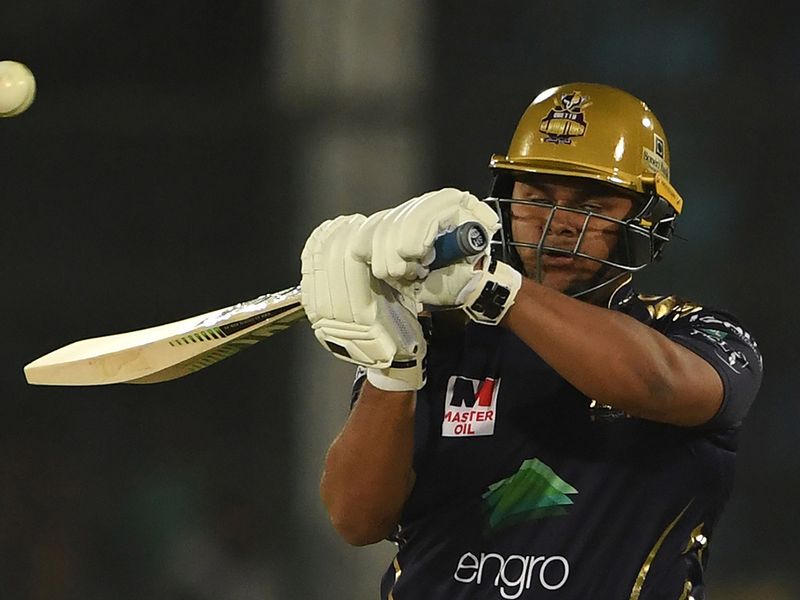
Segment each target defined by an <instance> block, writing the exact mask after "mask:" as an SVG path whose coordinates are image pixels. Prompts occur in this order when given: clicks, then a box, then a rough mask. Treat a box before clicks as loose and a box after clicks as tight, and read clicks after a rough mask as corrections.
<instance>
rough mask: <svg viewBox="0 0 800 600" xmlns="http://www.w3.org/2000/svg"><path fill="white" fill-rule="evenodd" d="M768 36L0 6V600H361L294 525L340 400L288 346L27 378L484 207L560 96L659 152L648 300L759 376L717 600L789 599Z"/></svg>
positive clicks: (794, 87)
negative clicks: (661, 243) (1, 92)
mask: <svg viewBox="0 0 800 600" xmlns="http://www.w3.org/2000/svg"><path fill="white" fill-rule="evenodd" d="M737 6H739V7H738V8H737ZM788 9H789V4H788V3H782V2H778V3H773V4H771V5H770V6H769V9H768V10H764V11H762V12H760V13H759V14H758V15H757V16H756V15H754V13H753V8H752V7H751V6H749V5H744V4H739V5H737V4H736V3H733V4H732V3H730V2H723V1H722V0H713V1H708V2H703V3H694V2H669V3H667V2H656V3H641V2H636V1H634V0H627V1H621V2H615V3H607V4H605V5H603V4H602V3H594V2H588V1H585V0H580V1H578V2H571V3H568V4H563V3H559V4H556V3H549V2H531V1H527V2H522V1H518V2H492V3H488V2H474V1H468V2H467V1H461V2H455V1H444V0H440V1H437V2H423V1H421V0H405V1H403V2H394V1H392V0H372V1H369V2H368V1H366V0H272V1H270V0H264V1H262V2H258V1H257V0H229V1H228V2H225V3H221V2H210V1H208V0H194V1H192V2H188V1H186V0H179V1H169V0H167V1H166V2H149V1H141V0H140V1H138V2H132V1H130V0H117V1H111V0H84V1H83V2H71V3H61V2H45V1H44V0H29V1H28V2H25V3H12V2H4V3H2V5H0V23H2V25H3V35H2V37H0V60H3V59H14V60H18V61H21V62H24V63H26V64H27V65H28V66H29V67H30V68H31V69H32V70H33V71H34V73H35V74H36V76H37V83H38V96H37V100H36V102H35V103H34V105H33V106H32V107H31V108H30V109H29V110H28V112H27V113H25V114H23V115H22V116H20V117H18V118H15V119H4V120H2V121H0V159H2V163H1V166H0V174H1V175H2V182H3V185H2V196H0V201H1V202H2V208H3V213H2V214H3V224H4V227H3V232H2V235H1V236H0V244H2V256H3V261H2V282H3V294H2V300H1V302H2V309H3V314H5V315H6V317H5V323H4V324H3V329H4V331H5V332H6V335H5V336H4V341H3V344H2V361H1V362H0V364H2V369H1V370H0V383H1V384H2V388H1V389H2V400H1V401H0V407H1V408H0V411H1V412H0V599H2V600H14V599H23V598H24V599H32V600H39V599H47V600H61V599H72V598H75V599H77V598H80V599H82V600H94V599H108V598H115V599H120V600H127V599H134V598H136V599H140V598H154V599H169V600H173V599H174V600H211V599H215V600H219V599H226V600H227V599H233V600H249V599H251V598H252V599H255V598H260V599H265V598H270V599H271V598H292V599H294V598H298V599H299V598H303V599H305V598H326V599H342V600H344V599H348V600H350V599H355V598H375V597H377V589H378V581H379V577H380V575H381V573H382V570H383V569H384V567H385V566H386V565H387V564H388V561H389V560H390V559H391V556H392V546H391V545H390V544H388V543H382V544H379V545H377V546H375V547H370V548H365V549H353V548H349V547H347V546H346V545H345V544H344V542H341V541H339V540H338V539H337V538H336V537H335V535H334V534H333V532H332V529H331V528H330V526H329V525H328V524H327V522H326V518H325V515H324V513H323V511H322V507H321V503H320V501H319V500H318V495H317V480H318V476H319V472H320V468H321V464H322V460H323V457H324V452H325V449H326V447H327V445H328V443H329V442H330V441H331V440H332V438H333V436H334V435H335V433H336V431H337V430H338V428H339V427H340V425H341V424H342V422H343V421H344V419H345V416H346V414H347V404H348V392H349V380H350V378H351V370H350V369H349V368H348V367H347V366H346V365H344V364H340V363H338V361H335V360H333V359H331V358H329V357H328V356H326V355H325V353H324V352H323V351H322V350H321V349H320V348H319V347H318V346H317V345H316V342H315V341H314V340H313V336H312V335H311V334H310V333H309V330H308V328H307V327H297V328H295V329H293V330H290V331H287V332H285V333H283V334H281V335H280V336H279V337H275V338H271V339H270V340H269V341H267V342H265V343H262V344H260V345H258V346H257V347H256V348H254V349H252V350H249V351H248V352H246V353H244V354H241V355H238V356H236V357H234V358H232V359H230V360H228V361H225V362H223V363H220V364H218V365H215V366H213V367H211V368H209V369H206V370H204V371H201V372H200V373H197V374H195V375H193V376H191V377H187V378H183V379H180V380H176V381H173V382H169V383H162V384H158V385H152V386H112V387H98V388H46V387H32V386H28V385H26V383H25V380H24V377H23V374H22V367H23V365H24V364H26V363H27V362H29V361H31V360H33V359H34V358H36V357H37V356H39V355H41V354H44V353H46V352H49V351H50V350H52V349H54V348H56V347H58V346H61V345H63V344H65V343H67V342H70V341H74V340H76V339H80V338H87V337H92V336H96V335H104V334H109V333H116V332H120V331H125V330H130V329H138V328H142V327H146V326H151V325H156V324H160V323H164V322H169V321H174V320H177V319H180V318H184V317H187V316H190V315H194V314H198V313H202V312H205V311H208V310H212V309H215V308H219V307H223V306H227V305H230V304H234V303H236V302H238V301H241V300H245V299H249V298H252V297H255V296H257V295H259V294H261V293H264V292H266V291H275V290H278V289H281V288H284V287H288V286H291V285H294V284H295V283H296V282H297V281H298V280H299V274H298V272H299V258H298V257H299V252H300V249H301V248H302V244H303V241H304V239H305V237H306V235H307V234H308V233H309V232H310V230H311V229H312V228H313V227H314V226H315V225H316V224H317V223H319V222H320V221H322V220H323V219H325V218H329V217H332V216H335V215H338V214H342V213H348V212H356V211H358V212H371V211H373V210H376V209H379V208H384V207H387V206H390V205H393V204H397V203H399V202H401V201H403V200H406V199H408V198H410V197H412V196H415V195H419V194H420V193H422V192H425V191H428V190H430V189H436V188H439V187H444V186H456V187H461V188H464V189H469V190H471V191H473V192H475V193H476V194H478V195H481V194H483V193H485V191H486V189H487V185H488V181H489V177H488V172H487V170H486V165H487V161H488V158H489V155H490V154H491V153H492V152H502V151H504V150H505V149H506V147H507V144H508V142H509V140H510V137H511V133H512V132H513V129H514V126H515V124H516V122H517V119H518V118H519V116H520V115H521V113H522V111H523V110H524V109H525V107H526V106H527V104H528V103H529V102H530V101H531V100H532V98H533V97H534V96H535V95H536V94H537V93H538V92H539V91H540V90H542V89H544V88H546V87H549V86H551V85H555V84H558V83H565V82H568V81H575V80H578V81H599V82H605V83H610V84H612V85H616V86H619V87H622V88H625V89H627V90H628V91H630V92H632V93H633V94H635V95H637V96H639V97H642V98H643V99H645V100H646V101H647V102H648V104H649V105H650V107H651V108H652V109H653V110H654V112H655V113H656V114H657V115H658V116H659V117H660V119H661V121H662V123H663V125H664V127H665V128H666V130H667V133H668V134H669V141H670V145H671V148H672V153H673V164H672V173H673V182H674V183H675V185H676V187H677V188H678V190H679V191H680V192H681V193H682V194H683V196H684V198H685V199H686V210H685V212H684V215H683V216H682V217H681V220H680V222H679V233H680V235H681V236H682V237H683V238H685V240H676V241H674V242H673V243H672V244H671V246H670V247H669V248H668V249H667V253H666V258H665V260H664V261H663V262H662V263H661V264H660V265H659V266H658V267H657V268H654V269H652V270H651V272H648V273H645V274H643V275H642V276H641V277H640V281H641V283H640V288H641V289H643V291H649V292H653V293H659V292H674V293H680V294H681V295H684V296H686V297H690V298H692V299H695V300H698V301H700V302H703V303H706V304H712V305H717V306H721V307H725V308H728V309H729V310H731V311H732V312H734V313H735V314H737V315H738V316H740V317H741V319H742V320H743V322H744V323H745V324H746V325H747V326H748V327H749V328H750V330H751V331H752V332H753V333H754V335H755V336H756V339H757V340H758V341H759V344H760V346H761V348H762V351H763V353H764V355H765V368H766V375H765V379H764V384H763V387H762V390H761V394H760V396H759V398H758V400H757V402H756V404H755V405H754V407H753V410H752V412H751V414H750V416H749V418H748V420H747V422H746V427H745V429H744V431H743V435H742V440H741V448H740V453H739V470H738V479H737V485H736V490H735V494H734V497H733V499H732V501H731V502H730V504H729V507H728V509H727V512H726V513H725V515H724V516H723V519H722V522H721V524H720V526H719V528H718V530H717V534H716V536H715V539H714V540H713V544H712V555H711V561H710V571H709V576H710V579H711V592H712V598H715V599H718V600H725V599H727V600H739V599H741V600H744V599H745V598H746V599H748V600H751V599H753V598H758V599H767V600H789V599H791V600H794V599H796V598H798V597H800V576H798V575H797V567H798V566H800V550H799V549H798V546H799V544H800V542H798V538H799V537H800V517H798V508H797V507H798V505H800V455H798V452H797V450H796V447H797V445H796V439H797V433H796V430H797V428H798V426H800V403H798V402H797V401H796V399H795V396H796V392H795V389H796V384H795V382H794V373H795V372H796V364H797V363H798V360H799V359H800V357H799V356H798V351H797V346H796V343H793V342H792V336H793V335H797V334H798V322H797V318H796V316H795V313H794V310H795V306H794V304H795V298H794V296H795V295H796V294H797V293H798V290H799V289H800V283H799V282H798V279H797V274H796V273H797V269H796V261H797V258H798V255H799V254H800V243H798V238H797V237H796V236H795V235H793V234H792V231H793V230H794V229H796V225H795V223H794V221H793V214H794V213H795V212H796V211H795V206H794V197H795V195H796V192H795V190H796V188H797V187H798V179H800V174H799V173H798V169H797V167H796V164H795V163H796V151H795V148H794V143H795V142H796V141H797V139H798V133H800V132H799V131H798V129H800V127H798V118H797V116H796V113H795V111H796V109H797V106H798V100H799V99H800V98H798V91H799V86H798V79H797V76H796V70H797V64H798V59H800V50H798V49H799V48H800V45H798V44H797V40H796V31H797V25H798V22H797V21H796V20H793V19H792V18H791V17H789V16H788V15H789V14H790V12H789V10H788Z"/></svg>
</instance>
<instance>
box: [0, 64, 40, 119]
mask: <svg viewBox="0 0 800 600" xmlns="http://www.w3.org/2000/svg"><path fill="white" fill-rule="evenodd" d="M35 95H36V79H35V78H34V77H33V73H31V71H30V69H29V68H28V67H26V66H25V65H23V64H22V63H18V62H16V61H13V60H3V61H0V117H16V116H17V115H18V114H20V113H22V112H24V111H25V110H26V109H27V108H28V107H29V106H30V105H31V104H32V103H33V98H34V96H35Z"/></svg>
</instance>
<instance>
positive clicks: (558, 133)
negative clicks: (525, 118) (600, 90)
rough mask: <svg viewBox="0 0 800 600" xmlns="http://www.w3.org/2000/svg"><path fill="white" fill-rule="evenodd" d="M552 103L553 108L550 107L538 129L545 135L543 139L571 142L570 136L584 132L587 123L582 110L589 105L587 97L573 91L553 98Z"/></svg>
mask: <svg viewBox="0 0 800 600" xmlns="http://www.w3.org/2000/svg"><path fill="white" fill-rule="evenodd" d="M553 103H554V104H555V108H551V109H550V112H548V113H547V116H546V117H545V118H544V119H542V122H541V123H540V124H539V131H541V132H542V133H544V134H545V135H546V137H545V138H544V139H543V141H545V142H550V143H552V144H571V143H572V138H574V137H580V136H582V135H583V134H584V133H586V126H587V123H586V117H585V115H584V114H583V110H584V109H585V108H586V107H587V106H590V105H591V102H589V97H588V96H584V95H583V94H581V93H580V92H578V91H573V92H570V93H569V94H561V96H559V97H558V98H554V99H553Z"/></svg>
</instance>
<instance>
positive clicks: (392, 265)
mask: <svg viewBox="0 0 800 600" xmlns="http://www.w3.org/2000/svg"><path fill="white" fill-rule="evenodd" d="M379 215H380V216H376V217H375V222H371V223H369V224H368V226H366V227H364V228H362V234H361V235H360V237H361V236H363V238H362V239H360V240H359V242H358V243H357V248H358V254H359V255H360V256H361V257H363V258H366V257H365V254H366V251H365V247H369V246H371V253H370V256H369V258H368V259H367V260H369V262H371V265H372V274H373V275H374V276H375V277H377V278H379V279H389V278H392V279H415V278H418V277H424V276H425V275H427V273H428V269H427V268H425V266H426V265H427V264H430V262H431V261H432V260H433V254H432V248H433V243H434V241H435V240H436V238H437V236H439V235H441V234H443V233H445V232H447V231H452V230H453V229H455V228H456V227H457V226H458V225H460V224H462V223H465V222H467V221H478V222H479V223H481V224H482V225H483V226H484V227H485V228H486V229H487V231H488V232H489V235H490V236H492V235H493V234H494V233H495V232H496V231H497V229H498V228H499V220H498V217H497V214H496V213H495V212H494V211H493V210H492V208H491V207H490V206H489V205H488V204H486V203H485V202H481V201H480V200H478V198H476V197H475V196H473V195H472V194H470V193H469V192H464V191H461V190H457V189H454V188H445V189H442V190H438V191H435V192H429V193H427V194H424V195H422V196H420V197H418V198H412V199H411V200H409V201H408V202H405V203H403V204H401V205H400V206H397V207H396V208H393V209H390V210H388V211H383V212H382V213H379ZM371 218H372V217H371ZM364 238H367V239H364Z"/></svg>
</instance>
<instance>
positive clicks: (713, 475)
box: [354, 285, 761, 600]
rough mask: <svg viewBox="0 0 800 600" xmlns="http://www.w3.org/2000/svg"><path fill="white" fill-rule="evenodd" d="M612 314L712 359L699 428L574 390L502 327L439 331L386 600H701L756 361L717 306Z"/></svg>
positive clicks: (634, 308) (646, 301) (662, 306)
mask: <svg viewBox="0 0 800 600" xmlns="http://www.w3.org/2000/svg"><path fill="white" fill-rule="evenodd" d="M610 306H611V308H612V309H613V310H619V311H622V312H625V313H627V314H628V315H630V316H632V317H633V318H635V319H637V320H639V321H640V322H642V323H645V324H647V325H649V326H650V327H653V328H654V329H656V330H658V331H660V332H661V333H663V334H664V335H666V336H667V337H668V338H670V339H672V340H674V341H675V342H677V343H679V344H682V345H684V346H686V347H687V348H689V349H691V350H692V351H694V352H696V353H697V354H698V355H700V356H701V357H703V358H704V359H705V360H707V361H708V362H709V363H710V364H711V365H713V366H714V368H715V369H716V370H717V371H718V372H719V374H720V376H721V378H722V381H723V384H724V390H725V396H724V402H723V404H722V407H721V408H720V411H719V413H718V414H717V415H716V416H715V417H714V418H713V419H712V420H711V421H710V422H708V423H706V424H705V425H703V426H701V427H677V426H673V425H667V424H663V423H656V422H653V421H648V420H644V419H640V418H635V417H632V416H630V415H627V414H625V413H624V412H622V411H619V410H616V409H614V408H613V407H610V406H602V405H598V403H596V402H594V401H593V400H592V399H591V398H587V397H586V396H584V395H583V394H581V393H580V392H579V391H577V390H576V389H575V388H574V387H572V386H571V385H570V384H569V383H567V382H566V381H565V380H564V379H563V378H561V377H560V376H559V375H558V374H557V373H556V372H555V371H554V370H553V369H551V368H550V366H549V365H547V364H546V363H545V362H544V361H543V360H542V359H541V358H539V356H538V355H537V354H536V353H534V352H533V351H532V350H531V349H530V348H529V347H528V346H527V345H525V344H524V343H523V342H522V341H520V340H519V339H518V338H517V337H516V336H515V335H514V334H512V333H511V332H510V331H508V330H506V329H505V328H502V327H487V326H481V325H477V324H472V323H470V324H469V325H467V326H466V327H465V328H460V329H458V330H451V331H440V330H438V329H437V327H436V323H435V321H434V324H433V327H432V330H431V336H430V340H429V342H430V344H429V350H428V379H427V384H426V386H425V387H424V388H423V389H422V390H420V392H419V393H418V396H417V406H416V423H415V453H414V469H415V471H416V475H417V478H416V484H415V486H414V489H413V491H412V492H411V495H410V497H409V499H408V501H407V503H406V505H405V508H404V511H403V515H402V518H401V523H400V525H399V526H398V530H397V534H396V536H395V538H394V541H396V542H397V544H398V553H397V557H396V559H395V560H394V561H393V564H392V565H391V566H390V568H389V569H388V571H387V573H386V575H385V576H384V578H383V581H382V585H381V597H382V598H384V599H392V600H412V599H413V600H417V599H422V598H424V599H426V600H438V599H441V600H459V599H463V600H467V599H469V600H480V599H487V600H488V599H492V600H494V599H497V598H512V599H513V598H522V599H526V600H527V599H547V598H550V599H558V600H586V599H587V598H592V599H598V600H600V599H602V600H623V599H631V600H637V599H638V600H657V599H662V598H663V599H665V600H666V599H669V600H678V599H680V598H684V599H685V598H688V597H689V595H690V594H691V595H692V596H693V597H694V598H695V599H696V600H700V599H701V598H704V591H703V590H704V584H703V568H704V566H705V563H706V561H707V558H708V551H707V543H708V540H709V538H710V537H711V534H712V532H713V529H714V525H715V524H716V522H717V520H718V518H719V515H720V512H721V510H722V508H723V505H724V504H725V502H726V500H727V499H728V497H729V495H730V492H731V488H732V484H733V474H734V459H735V456H736V446H737V431H738V429H739V426H740V424H741V420H742V418H743V417H744V416H745V414H746V412H747V410H748V408H749V406H750V404H751V402H752V400H753V398H754V396H755V394H756V392H757V390H758V387H759V384H760V380H761V357H760V354H759V352H758V349H757V347H756V344H755V342H754V341H753V339H752V338H751V336H750V335H749V334H748V333H747V332H746V331H745V330H744V329H743V328H742V327H741V326H740V325H739V324H738V323H737V321H736V320H735V319H734V318H733V317H732V316H731V315H728V314H726V313H724V312H721V311H717V310H711V309H707V308H702V307H700V306H697V305H694V304H692V303H690V302H686V301H683V300H680V299H678V298H675V297H645V296H641V295H636V294H635V293H634V292H633V290H632V288H631V287H630V285H628V286H626V287H624V288H622V289H621V290H619V291H618V292H617V294H615V298H614V301H613V302H612V303H611V304H610ZM362 382H363V379H362V378H357V381H356V386H355V390H354V391H355V392H356V393H357V392H358V389H359V388H360V386H361V383H362Z"/></svg>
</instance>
